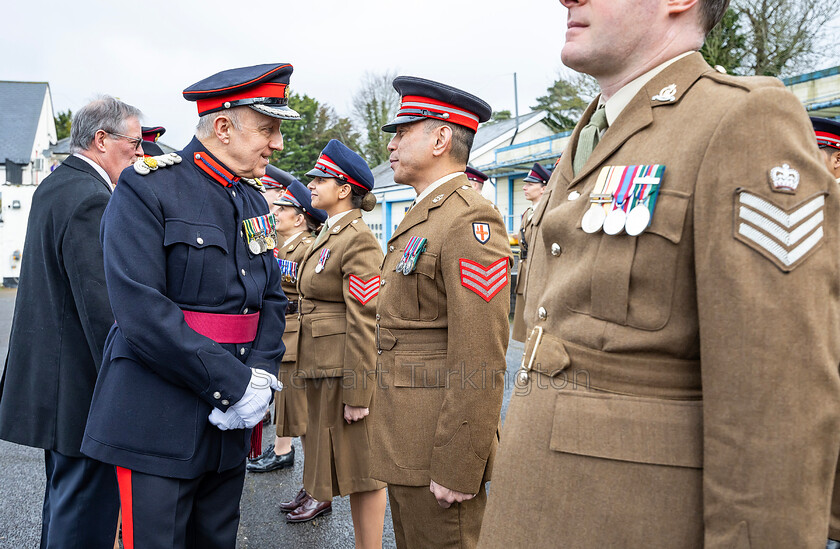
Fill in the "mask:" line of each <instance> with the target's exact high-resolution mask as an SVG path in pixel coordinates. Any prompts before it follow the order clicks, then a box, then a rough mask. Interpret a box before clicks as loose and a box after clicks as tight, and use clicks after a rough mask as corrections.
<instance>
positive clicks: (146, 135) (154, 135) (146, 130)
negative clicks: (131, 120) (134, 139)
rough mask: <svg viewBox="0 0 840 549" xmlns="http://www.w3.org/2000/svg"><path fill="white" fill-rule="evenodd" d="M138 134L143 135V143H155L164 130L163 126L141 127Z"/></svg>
mask: <svg viewBox="0 0 840 549" xmlns="http://www.w3.org/2000/svg"><path fill="white" fill-rule="evenodd" d="M140 133H141V134H142V135H143V141H152V142H157V140H158V138H160V136H161V135H163V134H165V133H166V128H164V127H163V126H143V127H142V128H140Z"/></svg>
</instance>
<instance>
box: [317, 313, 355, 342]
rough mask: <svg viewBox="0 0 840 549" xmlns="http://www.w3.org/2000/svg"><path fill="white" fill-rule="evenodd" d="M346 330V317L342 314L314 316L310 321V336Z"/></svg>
mask: <svg viewBox="0 0 840 549" xmlns="http://www.w3.org/2000/svg"><path fill="white" fill-rule="evenodd" d="M346 331H347V318H346V317H344V316H333V317H328V318H316V319H314V320H313V321H312V337H323V336H329V335H335V334H343V333H344V332H346Z"/></svg>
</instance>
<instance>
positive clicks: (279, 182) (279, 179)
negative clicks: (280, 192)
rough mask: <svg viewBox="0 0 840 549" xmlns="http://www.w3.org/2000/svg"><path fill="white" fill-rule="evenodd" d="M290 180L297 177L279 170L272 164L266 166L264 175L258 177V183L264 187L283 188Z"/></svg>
mask: <svg viewBox="0 0 840 549" xmlns="http://www.w3.org/2000/svg"><path fill="white" fill-rule="evenodd" d="M292 181H297V179H295V177H294V176H293V175H292V174H290V173H289V172H287V171H285V170H281V169H280V168H278V167H277V166H274V165H273V164H269V165H268V166H266V167H265V175H264V176H262V177H260V183H262V186H263V187H265V188H266V189H284V188H286V187H288V186H289V183H291V182H292Z"/></svg>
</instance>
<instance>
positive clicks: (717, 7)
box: [700, 0, 729, 34]
mask: <svg viewBox="0 0 840 549" xmlns="http://www.w3.org/2000/svg"><path fill="white" fill-rule="evenodd" d="M727 8H729V0H700V22H701V23H702V24H703V31H704V32H705V33H706V34H709V33H710V32H711V31H712V29H713V28H715V27H716V26H717V24H718V23H720V20H721V19H723V14H725V13H726V10H727Z"/></svg>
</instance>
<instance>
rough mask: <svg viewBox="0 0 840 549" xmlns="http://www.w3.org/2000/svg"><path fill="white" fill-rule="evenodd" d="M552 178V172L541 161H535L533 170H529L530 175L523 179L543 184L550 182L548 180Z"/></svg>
mask: <svg viewBox="0 0 840 549" xmlns="http://www.w3.org/2000/svg"><path fill="white" fill-rule="evenodd" d="M549 179H551V173H549V171H548V170H546V169H545V168H544V167H543V165H542V164H540V163H539V162H536V163H534V166H533V167H532V168H531V171H530V172H528V175H526V176H525V179H523V181H526V182H528V183H542V184H543V185H545V184H547V183H548V180H549Z"/></svg>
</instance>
